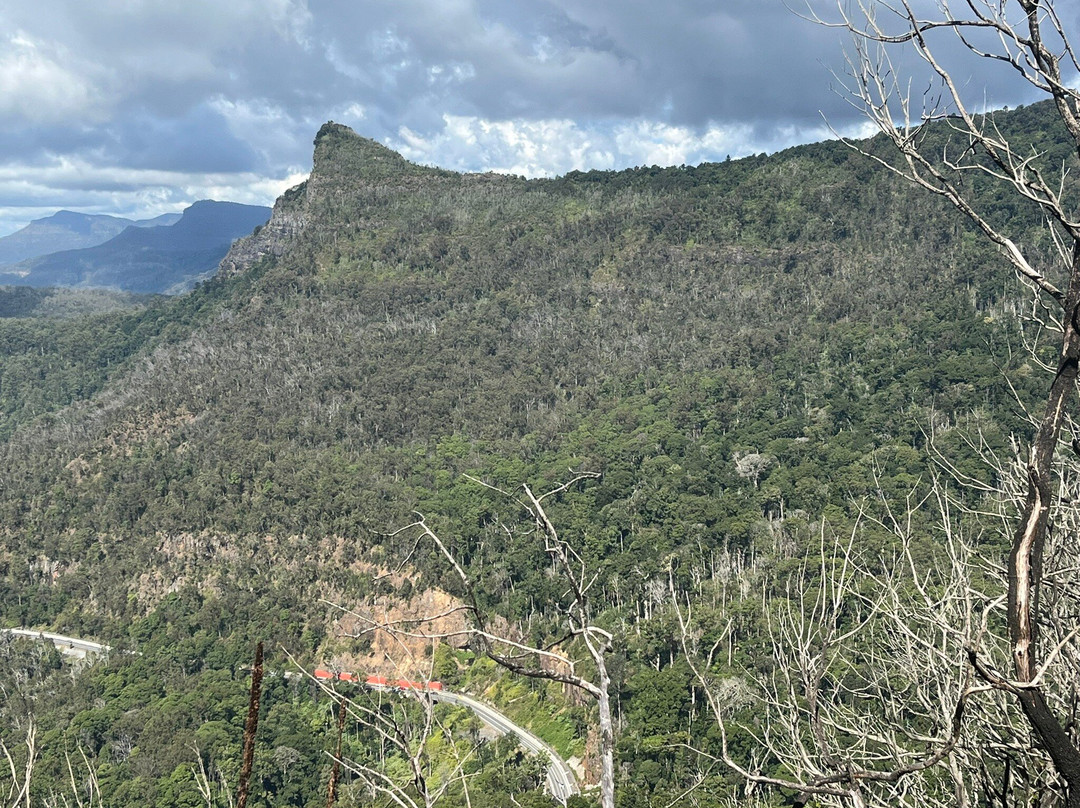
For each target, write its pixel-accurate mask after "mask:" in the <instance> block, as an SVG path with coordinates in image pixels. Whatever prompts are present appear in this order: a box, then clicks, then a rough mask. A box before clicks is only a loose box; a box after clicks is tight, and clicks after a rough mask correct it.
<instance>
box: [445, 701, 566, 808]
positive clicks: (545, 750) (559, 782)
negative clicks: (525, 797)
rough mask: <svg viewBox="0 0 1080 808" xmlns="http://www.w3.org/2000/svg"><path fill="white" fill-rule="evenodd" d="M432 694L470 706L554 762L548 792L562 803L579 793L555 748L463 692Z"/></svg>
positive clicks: (497, 726)
mask: <svg viewBox="0 0 1080 808" xmlns="http://www.w3.org/2000/svg"><path fill="white" fill-rule="evenodd" d="M430 693H431V696H432V698H434V700H435V701H443V702H446V703H447V704H458V705H461V706H462V707H468V708H469V709H470V710H472V711H473V712H474V713H476V715H478V716H479V717H480V720H481V721H483V722H484V723H485V724H488V725H490V726H492V727H494V728H495V729H497V730H498V731H499V732H503V733H512V734H514V735H517V737H518V741H519V742H520V743H521V745H522V746H524V747H525V748H526V749H527V750H529V751H530V752H532V753H533V754H534V755H546V756H547V758H548V760H550V762H551V765H549V766H548V773H547V790H548V793H549V794H551V796H553V797H554V798H555V799H557V800H558V801H559V802H561V803H563V804H564V805H565V804H566V801H567V800H568V799H569V798H570V795H571V794H577V793H578V787H577V780H576V779H575V778H574V773H573V771H571V769H570V767H569V766H568V765H567V764H566V761H565V760H563V759H562V758H561V757H559V754H558V753H557V752H556V751H555V750H554V749H552V748H551V747H550V746H548V745H547V744H546V743H544V742H543V741H542V740H540V739H539V738H537V737H536V736H535V735H533V734H532V733H531V732H529V731H528V730H527V729H525V728H524V727H519V726H518V725H517V724H515V723H514V722H513V721H511V720H510V719H509V718H507V717H506V716H505V715H503V714H502V713H500V712H499V711H498V710H496V709H495V708H494V707H490V706H489V705H487V704H484V703H483V702H482V701H477V700H476V699H474V698H470V697H469V696H466V695H464V694H462V693H451V692H449V691H447V690H432V691H430Z"/></svg>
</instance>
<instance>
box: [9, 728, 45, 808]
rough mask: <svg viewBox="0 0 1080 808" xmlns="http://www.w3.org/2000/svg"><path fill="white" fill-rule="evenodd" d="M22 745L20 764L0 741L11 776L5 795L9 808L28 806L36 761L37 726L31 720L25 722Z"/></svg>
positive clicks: (26, 807) (27, 807)
mask: <svg viewBox="0 0 1080 808" xmlns="http://www.w3.org/2000/svg"><path fill="white" fill-rule="evenodd" d="M23 745H24V746H25V748H26V754H25V758H26V759H25V761H24V762H23V763H22V764H21V765H20V764H18V763H16V756H15V755H13V754H12V751H11V750H10V749H9V748H8V746H7V744H5V743H4V742H3V741H0V753H2V754H3V755H4V760H6V761H7V765H8V773H9V775H10V777H11V783H10V784H9V785H8V793H7V796H6V797H5V801H6V804H7V805H8V806H10V808H24V807H25V808H30V780H31V779H32V777H33V774H34V764H35V763H36V762H37V726H36V725H35V724H34V722H33V721H30V722H29V723H28V724H27V727H26V735H25V740H24V742H23Z"/></svg>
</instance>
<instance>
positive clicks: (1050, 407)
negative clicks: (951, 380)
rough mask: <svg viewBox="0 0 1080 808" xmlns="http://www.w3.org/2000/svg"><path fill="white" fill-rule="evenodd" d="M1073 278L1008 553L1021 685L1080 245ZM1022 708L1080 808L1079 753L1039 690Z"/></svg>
mask: <svg viewBox="0 0 1080 808" xmlns="http://www.w3.org/2000/svg"><path fill="white" fill-rule="evenodd" d="M1072 262H1073V263H1072V273H1071V279H1070V283H1069V289H1068V292H1067V293H1066V296H1065V307H1064V314H1065V316H1064V328H1065V331H1064V334H1063V335H1062V341H1061V353H1060V356H1059V358H1058V367H1057V373H1056V374H1055V376H1054V381H1053V383H1052V384H1051V386H1050V394H1049V395H1048V396H1047V400H1046V409H1045V411H1044V413H1043V418H1042V422H1041V423H1040V424H1039V430H1038V432H1037V433H1036V435H1035V441H1034V443H1033V445H1032V447H1031V462H1030V465H1029V466H1028V492H1027V498H1026V500H1025V503H1024V509H1023V511H1022V512H1021V514H1020V524H1019V525H1018V527H1017V530H1016V535H1015V537H1014V539H1013V547H1012V552H1011V553H1010V554H1009V610H1008V619H1009V639H1010V642H1011V643H1012V648H1013V666H1014V670H1015V673H1016V679H1017V681H1018V682H1031V681H1033V680H1034V679H1035V677H1036V676H1037V675H1038V670H1039V664H1040V661H1039V650H1038V642H1039V626H1038V621H1039V590H1040V587H1041V585H1042V573H1043V550H1044V548H1045V546H1046V538H1047V534H1048V531H1049V529H1050V506H1051V503H1052V501H1053V496H1054V491H1053V487H1054V480H1053V476H1054V471H1053V460H1054V451H1055V450H1056V448H1057V443H1058V438H1059V436H1060V434H1061V425H1062V422H1063V420H1064V416H1065V410H1066V407H1067V406H1068V404H1069V402H1070V400H1071V398H1072V392H1073V390H1074V388H1075V386H1076V379H1077V368H1078V364H1080V322H1078V315H1080V242H1076V243H1074V245H1073V255H1072ZM1018 698H1019V701H1020V706H1021V708H1022V709H1023V711H1024V715H1026V716H1027V719H1028V721H1029V722H1030V723H1031V726H1032V727H1033V728H1034V730H1035V732H1036V734H1037V735H1038V737H1039V740H1040V741H1041V742H1042V745H1043V746H1044V748H1045V749H1046V751H1047V753H1048V754H1049V755H1050V758H1051V759H1052V760H1053V762H1054V767H1055V768H1056V769H1057V771H1058V774H1060V775H1061V776H1062V778H1064V780H1065V782H1066V784H1067V786H1068V799H1067V803H1066V804H1067V805H1068V806H1069V808H1080V751H1078V750H1077V748H1076V745H1075V744H1074V743H1073V741H1072V738H1070V737H1069V734H1068V733H1067V732H1066V731H1065V729H1064V727H1062V725H1061V722H1060V721H1058V719H1057V717H1056V716H1055V715H1054V714H1053V712H1052V711H1051V710H1050V707H1049V705H1048V704H1047V703H1046V699H1045V697H1044V696H1043V694H1042V693H1041V692H1040V691H1039V689H1038V688H1030V689H1025V690H1022V691H1021V692H1020V694H1019V696H1018Z"/></svg>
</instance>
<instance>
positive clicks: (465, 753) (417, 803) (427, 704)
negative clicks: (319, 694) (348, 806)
mask: <svg viewBox="0 0 1080 808" xmlns="http://www.w3.org/2000/svg"><path fill="white" fill-rule="evenodd" d="M312 681H314V682H316V683H317V684H318V686H319V687H320V688H321V689H322V690H323V691H324V692H325V693H326V694H327V695H329V696H330V698H332V699H333V700H334V701H335V702H336V704H337V708H338V727H339V728H342V727H344V725H345V722H346V721H351V722H352V724H354V725H356V726H362V727H364V728H366V729H367V730H368V732H369V733H370V734H371V735H373V736H374V738H375V739H376V740H377V743H376V745H375V746H374V747H373V749H372V750H370V752H371V755H370V757H368V758H365V759H362V760H361V759H356V758H352V757H346V756H344V755H343V753H342V750H341V743H340V736H339V740H338V746H337V751H336V752H335V754H334V755H333V756H332V757H333V762H334V766H335V768H337V767H340V768H342V769H345V770H347V771H349V772H352V774H353V775H354V776H355V777H356V778H357V780H358V781H359V782H360V783H361V784H362V786H363V788H364V789H365V790H366V791H367V792H368V794H369V795H370V796H371V797H372V798H378V800H379V801H380V802H385V803H386V804H389V805H396V806H398V808H434V806H435V805H436V804H437V803H438V802H439V800H441V799H442V798H443V797H444V796H446V795H447V794H448V793H450V792H451V791H452V790H453V789H455V788H460V789H461V794H462V796H463V798H464V800H465V804H466V805H470V804H471V802H470V799H469V788H468V782H467V777H466V775H465V773H464V768H465V765H466V764H467V763H468V762H469V761H470V760H471V759H472V757H473V754H474V752H475V751H476V749H475V745H473V744H466V745H465V747H464V748H462V746H461V744H460V743H457V742H455V739H454V737H453V733H452V732H451V730H450V729H449V727H447V726H446V725H445V724H444V723H443V722H442V721H441V720H440V717H439V714H438V710H437V705H436V701H435V698H434V697H433V694H432V693H431V692H430V691H427V690H423V689H421V688H404V689H401V690H399V691H397V692H392V691H391V690H389V689H387V688H377V689H374V690H367V691H364V692H362V693H359V694H355V695H353V696H348V697H347V696H345V695H344V694H343V693H341V692H339V691H338V689H337V688H336V686H335V684H334V683H333V681H330V682H327V681H324V680H320V679H315V678H314V677H312ZM437 736H441V737H442V738H444V739H446V741H447V743H446V744H443V745H441V746H440V748H441V749H442V750H443V752H444V753H448V754H449V757H450V758H451V759H452V761H451V763H450V764H449V766H448V765H447V764H446V761H445V760H435V759H433V757H432V755H431V754H430V753H431V748H432V747H431V743H430V742H431V740H432V739H433V738H435V737H437ZM391 759H392V760H395V761H398V762H400V763H403V764H404V770H403V771H394V770H392V769H393V767H391V766H388V765H387V762H388V761H389V760H391ZM336 790H337V783H336V780H335V781H334V785H333V787H332V790H331V794H330V797H329V798H328V803H329V804H333V802H334V801H335V800H336Z"/></svg>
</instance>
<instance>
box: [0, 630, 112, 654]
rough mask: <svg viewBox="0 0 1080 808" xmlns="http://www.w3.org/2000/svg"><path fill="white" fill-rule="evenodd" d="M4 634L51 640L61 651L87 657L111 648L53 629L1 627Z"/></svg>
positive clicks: (104, 652)
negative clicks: (52, 630) (56, 632)
mask: <svg viewBox="0 0 1080 808" xmlns="http://www.w3.org/2000/svg"><path fill="white" fill-rule="evenodd" d="M0 632H2V633H4V634H14V635H16V636H18V637H29V638H30V639H32V640H49V641H50V642H51V643H52V644H53V645H55V646H56V647H57V648H58V649H59V650H60V652H61V653H63V654H69V655H70V656H78V657H85V656H86V655H87V654H107V653H109V651H110V650H111V648H110V647H109V646H108V645H102V644H101V643H99V642H91V641H90V640H84V639H82V638H80V637H68V636H66V635H64V634H54V633H52V632H51V631H37V630H36V629H32V628H0Z"/></svg>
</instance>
